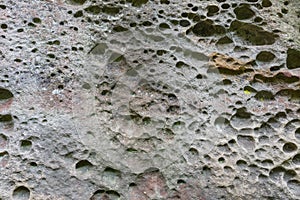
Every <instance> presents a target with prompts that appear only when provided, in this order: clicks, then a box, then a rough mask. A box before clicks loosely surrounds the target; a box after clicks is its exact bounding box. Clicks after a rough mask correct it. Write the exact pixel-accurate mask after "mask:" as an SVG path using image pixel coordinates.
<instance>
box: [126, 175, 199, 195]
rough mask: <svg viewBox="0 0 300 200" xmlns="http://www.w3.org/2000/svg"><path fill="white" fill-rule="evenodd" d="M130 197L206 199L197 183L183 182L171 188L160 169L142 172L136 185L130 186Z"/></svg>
mask: <svg viewBox="0 0 300 200" xmlns="http://www.w3.org/2000/svg"><path fill="white" fill-rule="evenodd" d="M129 199H130V200H148V199H168V200H179V199H182V200H195V199H197V200H205V198H204V196H203V194H202V190H201V187H200V186H199V185H198V184H197V183H182V184H180V185H179V186H178V187H177V188H176V189H172V190H171V189H169V188H168V186H167V184H166V180H165V178H164V176H163V174H162V173H161V172H159V171H158V170H157V171H151V172H145V173H143V174H141V175H140V177H138V180H137V182H136V185H134V186H131V187H130V191H129Z"/></svg>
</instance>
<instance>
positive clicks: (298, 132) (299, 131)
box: [295, 128, 300, 140]
mask: <svg viewBox="0 0 300 200" xmlns="http://www.w3.org/2000/svg"><path fill="white" fill-rule="evenodd" d="M295 138H296V139H298V140H300V128H297V129H296V131H295Z"/></svg>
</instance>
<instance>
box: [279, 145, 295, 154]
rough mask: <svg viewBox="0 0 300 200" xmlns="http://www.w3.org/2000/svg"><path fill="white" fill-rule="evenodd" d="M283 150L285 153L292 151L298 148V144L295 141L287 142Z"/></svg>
mask: <svg viewBox="0 0 300 200" xmlns="http://www.w3.org/2000/svg"><path fill="white" fill-rule="evenodd" d="M282 150H283V151H284V152H285V153H292V152H294V151H296V150H297V145H296V144H295V143H292V142H287V143H285V144H284V145H283V147H282Z"/></svg>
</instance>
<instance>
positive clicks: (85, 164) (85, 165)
mask: <svg viewBox="0 0 300 200" xmlns="http://www.w3.org/2000/svg"><path fill="white" fill-rule="evenodd" d="M92 166H93V164H92V163H90V162H89V161H88V160H81V161H79V162H77V163H76V165H75V168H76V170H78V171H81V172H87V171H89V169H90V168H91V167H92Z"/></svg>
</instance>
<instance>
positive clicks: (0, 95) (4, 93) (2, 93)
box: [0, 88, 14, 101]
mask: <svg viewBox="0 0 300 200" xmlns="http://www.w3.org/2000/svg"><path fill="white" fill-rule="evenodd" d="M13 96H14V95H13V94H12V93H11V92H10V91H9V90H7V89H4V88H0V101H1V100H7V99H10V98H13Z"/></svg>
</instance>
